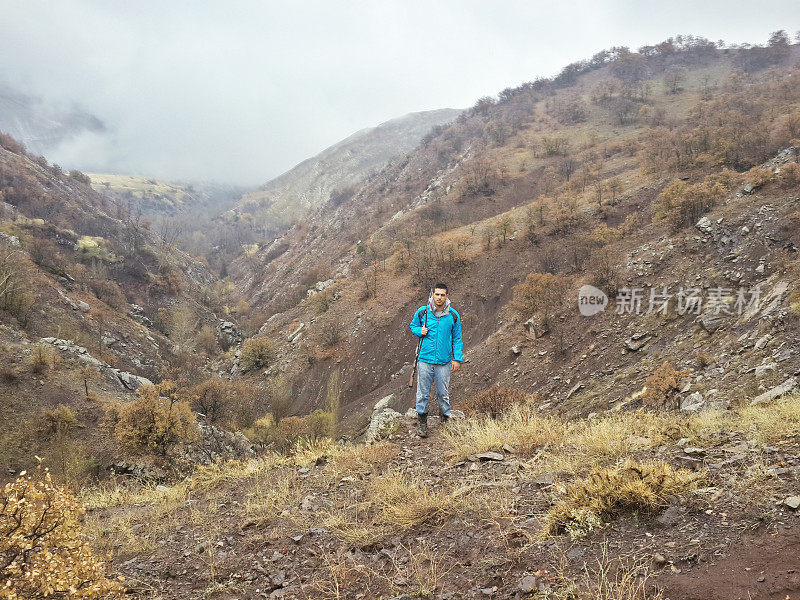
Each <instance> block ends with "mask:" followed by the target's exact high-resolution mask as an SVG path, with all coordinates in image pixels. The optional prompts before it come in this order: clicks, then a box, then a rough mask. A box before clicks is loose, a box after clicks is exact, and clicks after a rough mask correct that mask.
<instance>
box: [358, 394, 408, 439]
mask: <svg viewBox="0 0 800 600" xmlns="http://www.w3.org/2000/svg"><path fill="white" fill-rule="evenodd" d="M393 401H394V394H390V395H388V396H384V397H383V398H381V399H380V400H378V402H377V403H376V404H375V407H374V408H373V409H372V416H371V417H370V420H369V427H367V433H366V436H365V440H366V441H367V442H375V441H377V440H381V439H383V438H385V437H387V436H388V435H390V434H392V433H394V432H395V431H397V429H398V427H399V426H400V421H401V419H402V418H403V415H401V414H400V413H399V412H397V411H396V410H394V409H392V408H389V405H390V404H391V403H392V402H393Z"/></svg>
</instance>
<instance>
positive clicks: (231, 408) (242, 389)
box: [184, 377, 267, 429]
mask: <svg viewBox="0 0 800 600" xmlns="http://www.w3.org/2000/svg"><path fill="white" fill-rule="evenodd" d="M184 398H185V399H186V400H188V401H189V402H190V403H191V405H192V408H193V409H194V410H196V411H197V412H199V413H201V414H203V415H204V416H205V418H206V419H207V420H208V421H210V422H211V423H215V424H218V425H222V426H224V427H227V428H231V429H242V428H244V427H249V426H250V425H252V424H253V422H254V421H255V420H256V418H258V417H259V416H261V415H263V414H264V413H265V412H266V410H267V403H266V393H263V392H262V391H260V390H259V389H258V388H255V387H253V386H250V385H248V384H246V383H243V382H237V381H227V380H225V379H222V378H220V377H212V378H211V379H207V380H206V381H204V382H202V383H200V384H198V385H195V386H193V387H191V388H189V389H188V390H186V393H185V395H184Z"/></svg>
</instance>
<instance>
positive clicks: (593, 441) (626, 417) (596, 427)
mask: <svg viewBox="0 0 800 600" xmlns="http://www.w3.org/2000/svg"><path fill="white" fill-rule="evenodd" d="M722 430H731V431H741V432H743V433H744V434H745V436H747V437H748V439H752V440H754V441H756V442H759V443H765V442H772V441H775V440H778V439H780V438H782V437H784V436H787V435H791V434H796V433H797V432H798V431H800V394H794V395H791V396H787V397H785V398H784V399H782V400H780V401H778V402H775V403H773V404H770V405H767V406H745V407H743V408H740V409H737V410H730V411H722V410H707V411H702V412H699V413H696V414H692V415H690V416H685V415H684V414H681V413H676V412H670V411H664V412H653V411H647V410H637V411H633V412H624V413H612V414H608V415H606V416H603V417H600V418H597V419H592V420H584V421H575V422H566V421H564V420H562V419H560V418H558V417H550V416H544V415H541V414H540V413H539V412H538V411H537V410H536V409H535V408H533V407H529V406H521V407H518V408H516V409H515V410H513V411H510V412H509V413H508V414H506V415H504V416H502V417H501V418H499V419H489V418H475V419H467V420H465V421H463V422H460V423H457V424H455V425H454V426H453V427H451V428H450V429H449V430H448V431H446V432H445V433H444V435H443V437H444V439H445V440H446V441H447V443H448V444H449V446H450V452H449V458H450V460H451V461H452V462H456V461H459V460H464V459H465V458H466V457H467V456H468V455H470V454H476V453H480V452H486V451H489V450H498V449H500V448H502V447H503V445H504V444H509V445H511V446H513V447H514V448H515V449H516V451H517V453H518V454H519V455H520V456H523V457H524V456H531V455H535V457H534V460H533V461H532V462H531V463H530V464H529V467H530V469H531V472H532V473H536V472H543V471H556V472H580V471H582V470H585V469H588V468H591V467H594V466H597V465H602V464H604V463H607V462H609V461H613V460H616V459H618V458H621V457H624V456H630V455H632V454H635V453H637V452H639V451H643V450H648V449H652V448H656V447H658V446H660V445H661V444H663V443H665V442H666V441H668V440H670V439H672V440H677V439H679V438H682V437H685V438H689V439H690V440H692V442H693V443H695V444H703V443H707V442H710V441H712V440H713V438H714V436H716V435H718V434H719V432H720V431H722Z"/></svg>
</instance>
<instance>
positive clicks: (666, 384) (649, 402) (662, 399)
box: [642, 362, 689, 407]
mask: <svg viewBox="0 0 800 600" xmlns="http://www.w3.org/2000/svg"><path fill="white" fill-rule="evenodd" d="M688 374H689V369H681V370H680V371H678V370H677V369H676V368H675V367H673V366H672V364H671V363H668V362H665V363H664V364H663V365H661V366H660V367H658V369H656V370H655V371H654V372H653V374H652V375H650V377H648V378H647V379H646V380H645V382H644V385H645V388H646V389H645V392H644V394H642V403H643V404H644V405H645V406H653V407H659V406H665V405H666V404H667V403H668V402H669V400H671V399H672V397H673V396H674V395H675V392H676V391H677V390H678V384H679V383H680V380H681V379H683V378H684V377H685V376H686V375H688Z"/></svg>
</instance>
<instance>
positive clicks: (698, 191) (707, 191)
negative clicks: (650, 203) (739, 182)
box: [654, 172, 728, 231]
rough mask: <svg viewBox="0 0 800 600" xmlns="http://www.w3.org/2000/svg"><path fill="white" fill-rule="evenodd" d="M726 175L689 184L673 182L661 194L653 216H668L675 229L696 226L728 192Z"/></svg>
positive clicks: (664, 217) (666, 217) (657, 218)
mask: <svg viewBox="0 0 800 600" xmlns="http://www.w3.org/2000/svg"><path fill="white" fill-rule="evenodd" d="M727 179H728V177H727V176H726V175H725V173H724V172H723V174H721V175H720V176H711V177H708V178H706V180H704V181H702V182H700V183H696V184H693V185H690V184H688V183H686V182H685V181H681V180H680V179H679V180H677V181H674V182H673V183H672V184H671V185H669V186H668V187H667V188H666V189H664V191H663V192H661V194H659V196H658V201H657V202H656V204H655V212H654V219H655V220H659V219H665V220H666V221H667V222H668V223H669V224H670V225H671V226H672V228H673V229H675V230H676V231H677V230H678V229H681V228H682V227H684V226H686V225H694V224H695V223H696V222H697V221H698V219H700V217H702V216H703V215H704V214H705V213H707V212H708V211H709V210H711V208H712V207H713V206H714V205H715V204H716V203H717V202H719V201H720V200H721V199H722V198H724V197H725V194H726V192H727V188H726V181H727Z"/></svg>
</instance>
